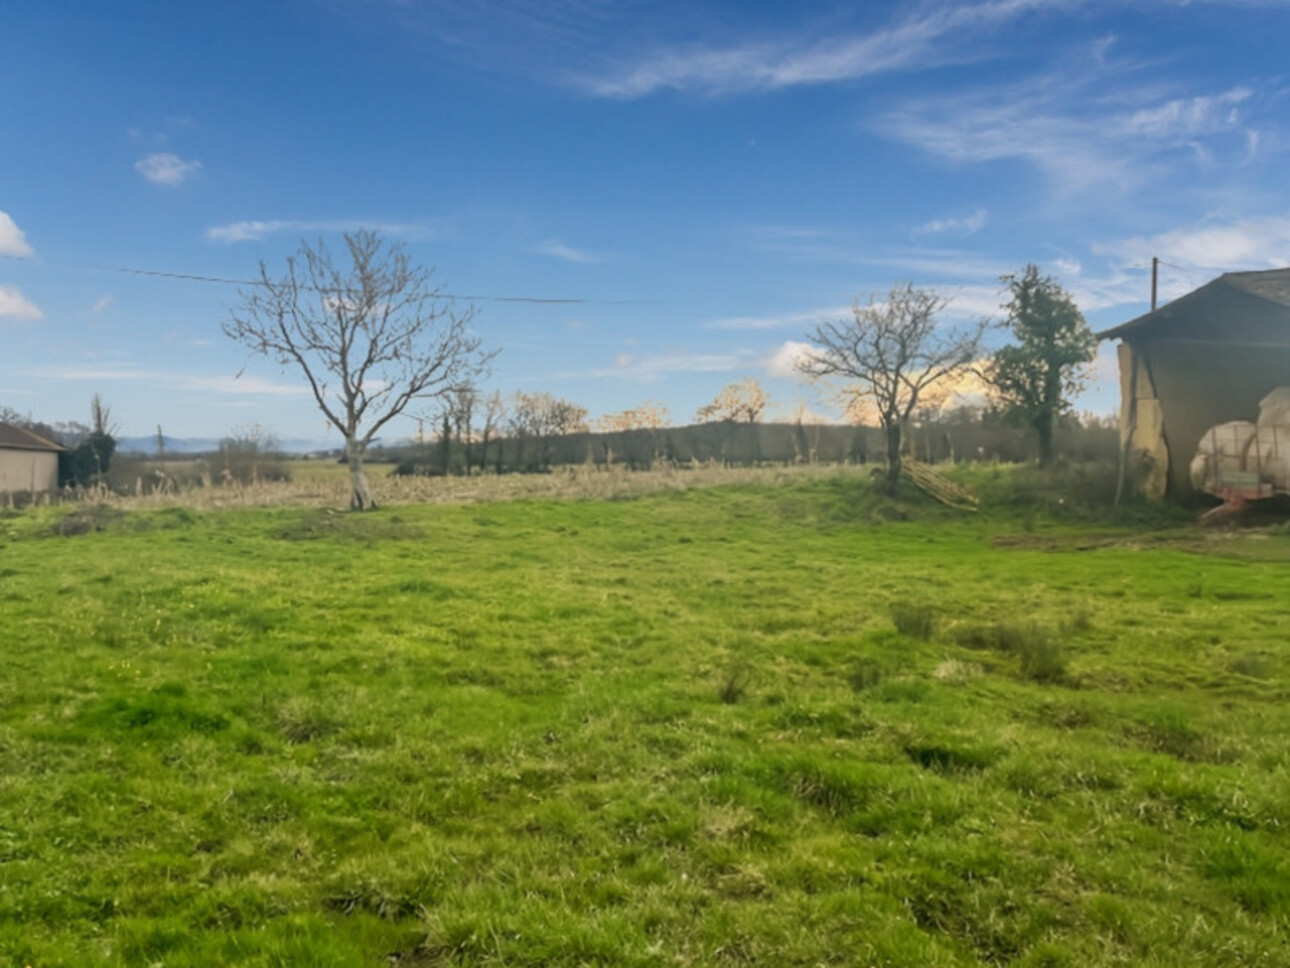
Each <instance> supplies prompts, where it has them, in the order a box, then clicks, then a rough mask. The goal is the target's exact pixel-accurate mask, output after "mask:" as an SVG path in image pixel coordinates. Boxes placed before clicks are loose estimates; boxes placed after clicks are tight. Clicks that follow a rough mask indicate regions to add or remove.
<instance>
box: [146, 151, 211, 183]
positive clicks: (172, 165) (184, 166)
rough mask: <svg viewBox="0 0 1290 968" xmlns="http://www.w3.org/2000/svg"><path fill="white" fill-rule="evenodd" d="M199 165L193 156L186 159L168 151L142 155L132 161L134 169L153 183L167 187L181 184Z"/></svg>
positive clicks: (200, 164)
mask: <svg viewBox="0 0 1290 968" xmlns="http://www.w3.org/2000/svg"><path fill="white" fill-rule="evenodd" d="M201 167H202V163H201V162H200V161H197V160H196V159H195V158H194V159H192V160H187V161H186V160H184V159H183V158H180V157H179V156H178V155H177V154H174V153H173V152H170V151H158V152H154V153H153V154H150V155H144V156H143V157H142V158H140V159H139V160H138V161H136V162H135V163H134V170H135V171H137V172H138V173H139V174H140V175H142V176H143V177H144V178H146V179H148V181H150V182H152V183H153V184H154V185H165V186H166V187H167V188H174V187H175V186H177V185H182V184H183V183H184V181H186V180H187V178H188V176H189V175H191V174H193V172H195V171H197V170H198V169H199V168H201Z"/></svg>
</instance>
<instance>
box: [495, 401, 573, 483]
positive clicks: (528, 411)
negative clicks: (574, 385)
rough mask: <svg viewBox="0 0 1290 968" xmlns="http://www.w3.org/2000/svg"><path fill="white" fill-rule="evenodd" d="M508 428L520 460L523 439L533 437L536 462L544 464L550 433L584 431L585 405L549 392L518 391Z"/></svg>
mask: <svg viewBox="0 0 1290 968" xmlns="http://www.w3.org/2000/svg"><path fill="white" fill-rule="evenodd" d="M508 428H509V430H510V432H511V435H512V436H513V437H515V438H516V439H517V441H518V447H519V449H520V457H519V461H520V462H521V463H523V452H524V441H525V439H526V438H528V437H533V438H534V439H535V440H536V442H537V451H538V453H537V465H538V466H539V467H546V466H548V465H549V464H550V462H551V460H550V440H551V438H552V437H563V436H564V435H565V434H578V433H585V432H586V431H587V429H588V427H587V408H586V407H580V406H578V405H577V404H576V403H572V402H570V401H568V400H565V399H562V398H560V397H553V396H552V395H551V394H549V393H525V392H523V391H518V392H516V393H515V395H514V396H513V397H512V398H511V409H510V419H509V421H508Z"/></svg>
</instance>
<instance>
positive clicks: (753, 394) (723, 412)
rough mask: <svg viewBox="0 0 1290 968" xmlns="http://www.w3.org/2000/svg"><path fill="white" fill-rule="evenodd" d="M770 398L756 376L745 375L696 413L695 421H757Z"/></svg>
mask: <svg viewBox="0 0 1290 968" xmlns="http://www.w3.org/2000/svg"><path fill="white" fill-rule="evenodd" d="M768 400H769V398H768V397H767V396H766V391H765V390H763V389H762V388H761V384H760V383H758V382H757V378H756V377H751V376H750V377H745V378H744V379H742V380H740V381H739V382H738V383H732V384H730V385H729V386H728V387H726V388H725V389H723V390H722V391H721V392H720V393H718V394H717V396H716V398H715V399H714V400H713V401H712V402H711V403H709V404H708V405H707V406H704V407H700V408H699V412H698V413H696V414H695V415H694V422H695V423H716V422H719V421H725V422H727V423H756V422H757V421H758V420H760V419H761V415H762V411H764V410H765V409H766V403H767V401H768Z"/></svg>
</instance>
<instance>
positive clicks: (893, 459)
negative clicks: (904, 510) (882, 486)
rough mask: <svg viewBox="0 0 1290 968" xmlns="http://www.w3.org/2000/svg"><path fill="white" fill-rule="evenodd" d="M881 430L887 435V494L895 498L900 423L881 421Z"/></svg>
mask: <svg viewBox="0 0 1290 968" xmlns="http://www.w3.org/2000/svg"><path fill="white" fill-rule="evenodd" d="M883 430H885V431H886V433H887V493H888V494H890V495H891V496H892V497H895V495H896V485H897V484H899V483H900V421H899V420H898V419H895V418H893V419H891V420H885V421H883Z"/></svg>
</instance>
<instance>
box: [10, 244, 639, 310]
mask: <svg viewBox="0 0 1290 968" xmlns="http://www.w3.org/2000/svg"><path fill="white" fill-rule="evenodd" d="M0 258H4V259H9V260H10V261H13V262H33V263H34V264H35V265H44V266H53V267H55V268H58V269H77V270H80V271H87V272H118V273H123V274H125V275H132V276H153V277H155V278H158V279H179V280H181V281H184V282H213V283H218V284H220V285H225V286H264V285H270V283H266V282H265V281H264V280H263V279H232V278H228V277H226V276H208V275H202V274H200V273H195V272H166V271H164V270H161V269H139V268H135V267H131V266H106V265H90V264H88V263H78V262H51V261H49V260H46V259H39V260H32V259H29V258H25V257H23V256H16V255H0ZM301 288H303V289H313V290H315V291H320V292H321V291H323V290H320V289H318V288H317V287H315V286H302V287H301ZM328 291H330V290H328ZM436 295H438V296H439V297H441V298H443V299H461V300H466V301H473V302H501V303H530V304H537V305H540V306H575V305H584V306H586V305H595V306H657V305H659V302H658V301H657V300H649V299H587V298H583V297H564V296H487V295H478V294H467V293H455V292H442V291H440V292H438V293H436Z"/></svg>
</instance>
